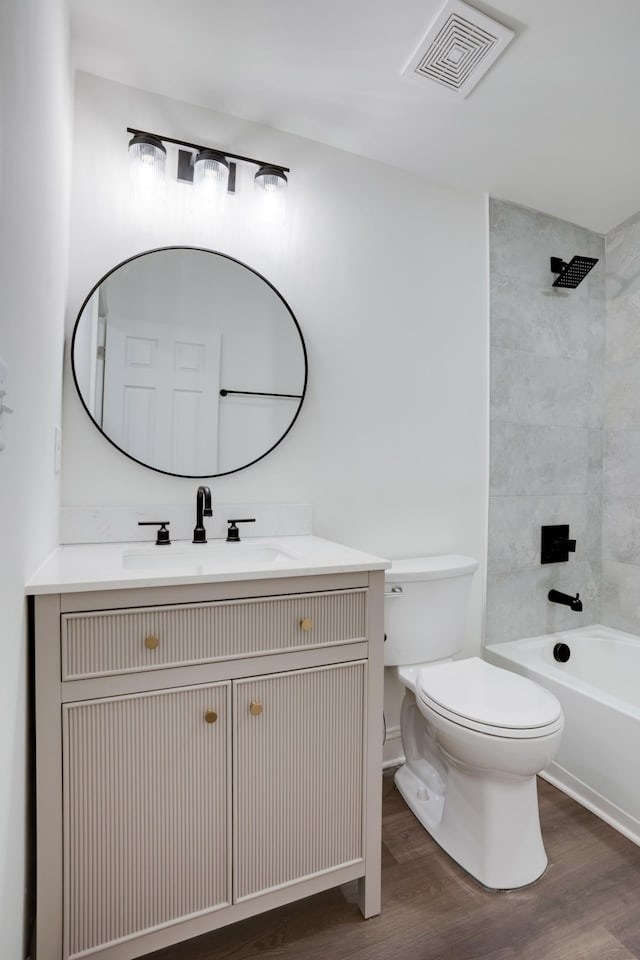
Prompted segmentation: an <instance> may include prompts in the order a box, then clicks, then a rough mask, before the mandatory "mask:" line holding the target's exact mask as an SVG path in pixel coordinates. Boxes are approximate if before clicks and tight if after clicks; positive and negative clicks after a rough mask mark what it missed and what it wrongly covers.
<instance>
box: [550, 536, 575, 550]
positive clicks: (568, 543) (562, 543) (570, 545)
mask: <svg viewBox="0 0 640 960" xmlns="http://www.w3.org/2000/svg"><path fill="white" fill-rule="evenodd" d="M554 546H556V547H557V548H558V549H559V550H566V551H567V552H568V553H575V552H576V542H575V540H567V538H566V537H559V538H558V539H557V540H554Z"/></svg>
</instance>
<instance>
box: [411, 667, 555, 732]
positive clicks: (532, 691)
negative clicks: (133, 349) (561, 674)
mask: <svg viewBox="0 0 640 960" xmlns="http://www.w3.org/2000/svg"><path fill="white" fill-rule="evenodd" d="M416 691H417V694H418V696H419V697H420V699H421V700H422V701H423V703H426V704H429V705H431V706H432V707H433V708H434V709H435V710H436V711H439V712H444V713H445V715H449V716H451V717H452V718H454V717H455V718H457V720H458V722H460V723H461V724H462V725H464V726H472V725H474V724H479V725H482V726H485V727H489V728H491V727H494V728H497V729H496V734H498V735H499V734H500V733H503V734H504V732H505V731H506V730H513V731H517V730H532V729H535V728H539V727H548V726H549V725H550V724H553V723H555V722H556V721H557V720H559V719H560V717H561V716H562V708H561V706H560V703H559V701H558V699H557V698H556V697H554V695H553V694H552V693H550V692H549V691H548V690H545V688H544V687H541V686H540V685H539V684H537V683H534V682H533V680H529V679H527V677H521V676H519V675H518V674H517V673H512V672H511V671H509V670H503V669H501V668H500V667H494V666H493V664H491V663H487V662H486V661H485V660H480V659H479V657H470V658H469V659H468V660H456V661H452V662H450V663H441V664H434V665H433V666H427V667H423V668H422V670H421V671H420V673H419V675H418V680H417V683H416ZM516 735H517V734H516Z"/></svg>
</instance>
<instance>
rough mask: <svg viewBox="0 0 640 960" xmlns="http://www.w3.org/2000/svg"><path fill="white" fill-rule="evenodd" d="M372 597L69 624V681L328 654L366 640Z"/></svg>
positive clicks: (96, 616)
mask: <svg viewBox="0 0 640 960" xmlns="http://www.w3.org/2000/svg"><path fill="white" fill-rule="evenodd" d="M366 593H367V591H366V589H359V590H340V591H336V592H333V593H314V594H298V595H293V596H287V597H269V598H261V599H255V600H228V601H216V602H213V603H200V604H182V605H179V606H167V607H139V608H136V609H131V610H108V611H101V612H95V613H93V612H92V613H70V614H63V616H62V679H63V680H78V679H81V678H86V677H101V676H109V675H111V674H118V673H129V672H132V671H139V670H156V669H159V668H161V667H170V666H177V665H190V664H197V663H206V662H210V661H214V660H231V659H235V658H238V657H246V656H255V655H259V654H273V653H280V652H289V651H293V650H304V649H308V648H311V647H327V646H334V645H338V644H344V643H352V642H354V641H357V640H363V639H364V638H365V637H366V632H367V631H366Z"/></svg>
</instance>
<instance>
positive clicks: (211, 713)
mask: <svg viewBox="0 0 640 960" xmlns="http://www.w3.org/2000/svg"><path fill="white" fill-rule="evenodd" d="M204 719H205V720H206V722H207V723H215V722H216V720H217V719H218V714H217V713H216V712H215V710H207V712H206V713H205V715H204Z"/></svg>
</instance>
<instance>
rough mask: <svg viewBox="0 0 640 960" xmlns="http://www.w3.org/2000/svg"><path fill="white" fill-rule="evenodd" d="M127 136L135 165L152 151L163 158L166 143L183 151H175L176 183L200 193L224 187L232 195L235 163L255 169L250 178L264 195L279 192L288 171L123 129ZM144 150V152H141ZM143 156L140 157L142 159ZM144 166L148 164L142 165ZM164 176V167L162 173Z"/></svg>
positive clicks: (229, 154) (248, 158)
mask: <svg viewBox="0 0 640 960" xmlns="http://www.w3.org/2000/svg"><path fill="white" fill-rule="evenodd" d="M127 133H132V134H133V135H134V136H133V139H132V140H130V141H129V153H130V154H131V155H132V158H133V159H134V160H135V161H136V162H142V163H144V162H145V158H146V154H147V153H148V152H150V151H151V150H152V149H153V150H154V151H156V153H155V154H154V156H156V155H157V153H158V151H160V152H161V153H162V155H163V157H166V152H167V151H166V147H165V144H166V143H173V144H176V145H177V146H178V147H182V148H183V149H181V150H178V169H177V174H176V179H178V180H179V181H181V182H182V183H193V184H194V185H195V186H197V187H199V188H200V189H205V190H208V188H209V187H210V186H214V185H215V186H216V187H221V186H226V190H227V193H235V191H236V167H237V162H241V163H250V164H252V165H253V166H255V167H258V171H257V173H256V175H255V177H254V180H255V183H256V184H257V185H258V186H260V187H263V188H264V189H265V190H267V191H268V192H273V191H275V190H279V189H281V188H282V187H285V186H286V185H287V182H288V181H287V176H286V175H287V173H289V167H282V166H278V165H277V164H271V163H265V162H264V161H263V160H254V159H253V157H243V156H240V154H237V153H228V152H227V151H226V150H216V149H215V148H213V147H207V146H204V145H203V144H199V143H188V142H187V141H185V140H176V139H175V138H174V137H164V136H159V135H158V134H155V133H147V132H146V131H144V130H136V129H135V128H133V127H127ZM143 147H144V149H143ZM143 154H144V156H143ZM146 162H148V161H146ZM162 172H163V174H164V166H163V170H162Z"/></svg>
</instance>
